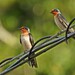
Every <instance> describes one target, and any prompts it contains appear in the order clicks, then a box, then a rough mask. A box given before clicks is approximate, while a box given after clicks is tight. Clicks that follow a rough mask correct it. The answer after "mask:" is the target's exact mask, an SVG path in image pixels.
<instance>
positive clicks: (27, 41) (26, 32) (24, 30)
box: [20, 27, 37, 68]
mask: <svg viewBox="0 0 75 75" xmlns="http://www.w3.org/2000/svg"><path fill="white" fill-rule="evenodd" d="M20 30H21V36H20V43H21V44H22V45H23V47H24V50H25V52H27V50H30V49H31V47H32V45H33V44H34V40H33V38H32V35H31V33H30V29H29V28H28V27H21V28H20ZM32 55H34V53H33V54H31V56H32ZM28 64H29V65H30V66H32V67H36V68H37V62H36V59H35V58H34V59H32V60H30V61H29V62H28Z"/></svg>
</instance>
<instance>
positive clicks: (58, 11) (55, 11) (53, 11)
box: [51, 9, 61, 16]
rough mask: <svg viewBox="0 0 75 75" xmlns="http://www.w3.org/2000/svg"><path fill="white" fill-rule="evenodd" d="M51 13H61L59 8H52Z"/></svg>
mask: <svg viewBox="0 0 75 75" xmlns="http://www.w3.org/2000/svg"><path fill="white" fill-rule="evenodd" d="M51 13H52V14H53V15H54V16H55V15H58V14H61V12H60V10H59V9H52V10H51Z"/></svg>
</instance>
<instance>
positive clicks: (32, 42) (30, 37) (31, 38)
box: [29, 33, 34, 45]
mask: <svg viewBox="0 0 75 75" xmlns="http://www.w3.org/2000/svg"><path fill="white" fill-rule="evenodd" d="M29 39H30V42H31V45H34V40H33V37H32V35H31V33H29Z"/></svg>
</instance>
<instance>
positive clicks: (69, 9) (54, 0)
mask: <svg viewBox="0 0 75 75" xmlns="http://www.w3.org/2000/svg"><path fill="white" fill-rule="evenodd" d="M53 8H58V9H60V11H61V12H62V14H63V15H64V16H65V17H66V19H67V20H68V22H70V20H71V19H73V18H74V17H75V10H74V9H75V0H68V1H67V0H62V1H61V0H43V1H42V0H0V20H1V21H2V26H3V27H4V28H5V30H7V31H8V32H9V33H10V34H12V36H14V37H16V38H17V43H16V44H15V45H14V46H9V45H7V44H5V42H3V41H2V40H1V39H0V61H1V60H3V59H5V58H8V57H12V56H15V55H17V54H19V53H21V52H22V49H23V48H22V46H21V45H20V43H19V38H20V31H19V30H18V28H19V27H21V26H23V25H25V26H28V27H29V28H30V29H31V33H32V35H33V37H34V39H35V40H38V39H39V38H41V37H43V36H46V35H53V34H55V33H57V32H58V31H59V29H58V27H57V26H56V25H55V24H54V20H53V15H51V14H50V10H52V9H53ZM36 33H38V34H36ZM7 36H8V35H7ZM8 42H9V43H11V42H10V41H8ZM74 44H75V41H73V39H70V40H69V44H67V45H66V44H65V43H62V44H60V45H58V46H57V47H55V48H53V49H52V51H48V52H46V53H44V54H42V55H40V56H39V57H37V62H38V68H37V69H34V68H33V69H32V68H30V67H29V66H28V64H25V65H24V66H21V67H19V68H17V69H15V70H14V71H12V72H10V73H8V74H7V75H13V73H14V75H24V72H25V73H29V74H25V75H75V48H74V47H75V46H74ZM5 68H6V67H4V68H2V69H0V70H1V71H2V70H4V69H5ZM23 68H25V70H23Z"/></svg>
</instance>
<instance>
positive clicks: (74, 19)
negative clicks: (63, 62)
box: [65, 18, 75, 42]
mask: <svg viewBox="0 0 75 75" xmlns="http://www.w3.org/2000/svg"><path fill="white" fill-rule="evenodd" d="M74 21H75V18H73V19H72V20H71V21H70V23H69V25H68V27H67V30H66V35H65V37H66V42H67V34H68V32H69V29H70V26H71V25H72V23H73V22H74Z"/></svg>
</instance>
